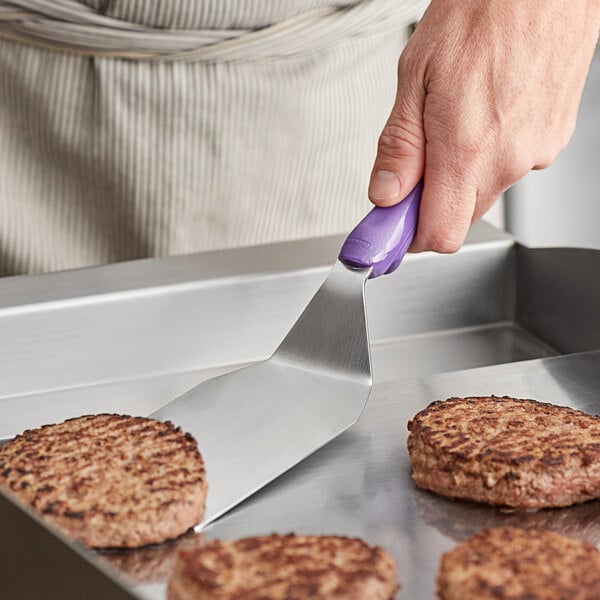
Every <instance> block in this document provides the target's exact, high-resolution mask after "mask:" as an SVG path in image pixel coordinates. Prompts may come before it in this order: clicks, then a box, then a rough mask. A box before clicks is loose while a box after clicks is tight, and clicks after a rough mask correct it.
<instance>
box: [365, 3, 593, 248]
mask: <svg viewBox="0 0 600 600" xmlns="http://www.w3.org/2000/svg"><path fill="white" fill-rule="evenodd" d="M599 28H600V0H432V2H431V4H430V5H429V8H428V9H427V11H426V12H425V14H424V16H423V19H422V20H421V22H420V23H419V25H418V27H417V29H416V31H415V33H414V34H413V36H412V37H411V39H410V41H409V43H408V45H407V46H406V48H405V50H404V52H403V53H402V56H401V57H400V63H399V67H398V93H397V96H396V103H395V106H394V108H393V110H392V113H391V116H390V117H389V120H388V122H387V124H386V125H385V128H384V130H383V132H382V134H381V137H380V139H379V146H378V151H377V157H376V159H375V164H374V167H373V173H372V175H371V182H370V186H369V197H370V198H371V201H372V202H373V203H375V204H377V205H379V206H390V205H392V204H396V203H398V202H399V201H400V200H401V199H402V198H404V197H405V196H406V195H407V194H408V193H409V192H410V191H411V190H412V189H413V187H414V186H415V185H416V184H417V182H418V181H419V179H420V178H421V177H422V176H423V174H424V179H425V187H424V190H423V196H422V200H421V208H420V215H419V226H418V230H417V234H416V236H415V239H414V241H413V244H412V246H411V250H412V251H417V252H418V251H422V250H434V251H436V252H455V251H456V250H458V249H459V248H460V247H461V245H462V243H463V242H464V239H465V236H466V234H467V231H468V229H469V227H470V225H471V223H472V222H473V221H475V220H477V219H478V218H479V217H481V216H482V215H483V214H484V213H485V212H486V211H487V210H488V209H489V208H490V206H491V205H492V204H493V203H494V202H495V201H496V199H497V198H498V196H500V195H501V194H502V193H503V192H504V191H505V190H506V189H507V188H509V187H510V186H511V185H512V184H514V183H515V182H516V181H518V180H519V179H520V178H521V177H523V176H524V175H525V174H526V173H527V172H528V171H530V170H531V169H543V168H545V167H547V166H549V165H550V164H551V163H552V162H553V161H554V159H555V158H556V156H557V155H558V153H559V152H560V151H561V150H562V149H563V148H564V147H565V145H566V144H567V143H568V141H569V139H570V138H571V135H572V133H573V130H574V128H575V122H576V118H577V111H578V108H579V103H580V100H581V95H582V91H583V87H584V84H585V80H586V77H587V73H588V71H589V67H590V63H591V60H592V57H593V53H594V48H595V45H596V42H597V39H598V31H599ZM382 172H383V173H382Z"/></svg>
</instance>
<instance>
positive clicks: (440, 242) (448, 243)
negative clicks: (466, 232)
mask: <svg viewBox="0 0 600 600" xmlns="http://www.w3.org/2000/svg"><path fill="white" fill-rule="evenodd" d="M462 242H463V240H462V239H459V238H458V236H453V235H450V234H449V232H448V231H441V232H437V231H434V232H432V233H431V234H430V235H429V237H428V238H427V245H428V246H429V248H430V249H431V250H433V252H437V253H439V254H454V253H455V252H458V250H460V248H461V246H462Z"/></svg>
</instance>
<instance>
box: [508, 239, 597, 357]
mask: <svg viewBox="0 0 600 600" xmlns="http://www.w3.org/2000/svg"><path fill="white" fill-rule="evenodd" d="M518 265H519V269H518V278H517V282H518V285H517V289H518V291H517V294H518V299H517V306H518V311H517V319H518V321H519V322H520V323H521V324H522V325H523V326H524V327H526V328H527V330H529V331H531V332H532V333H533V334H534V335H543V336H544V339H545V340H546V341H547V342H548V343H549V344H551V345H552V346H553V347H554V348H556V349H557V350H559V351H560V352H562V353H565V354H567V353H569V352H582V351H584V350H596V349H598V348H600V318H599V314H600V250H586V249H583V248H534V249H529V248H524V247H522V246H519V247H518ZM581 273H589V277H581Z"/></svg>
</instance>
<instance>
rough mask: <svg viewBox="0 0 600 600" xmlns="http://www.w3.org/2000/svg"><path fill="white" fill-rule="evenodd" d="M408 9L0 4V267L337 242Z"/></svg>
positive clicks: (356, 206)
mask: <svg viewBox="0 0 600 600" xmlns="http://www.w3.org/2000/svg"><path fill="white" fill-rule="evenodd" d="M425 5H426V2H423V1H419V0H362V1H361V0H337V1H334V0H270V1H268V0H244V1H241V0H85V2H83V1H82V0H12V1H4V0H0V273H1V274H4V275H6V274H16V273H38V272H45V271H53V270H61V269H68V268H74V267H81V266H88V265H96V264H104V263H110V262H114V261H120V260H128V259H135V258H141V257H148V256H165V255H176V254H184V253H189V252H200V251H207V250H214V249H220V248H229V247H236V246H247V245H253V244H261V243H267V242H274V241H281V240H286V239H293V238H301V237H310V236H318V235H328V234H333V233H341V232H344V231H347V230H349V229H350V228H351V227H352V226H353V225H354V223H355V222H356V221H357V220H358V219H359V218H360V217H361V216H362V215H363V214H364V213H365V212H366V211H367V210H368V208H369V203H368V200H367V195H366V189H367V183H368V177H369V173H370V169H371V166H372V161H373V159H374V156H375V150H376V143H377V138H378V135H379V132H380V130H381V128H382V126H383V124H384V122H385V119H386V117H387V115H388V113H389V110H390V108H391V106H392V102H393V98H394V93H395V85H396V81H395V79H396V63H397V59H398V56H399V54H400V52H401V49H402V47H403V44H404V43H405V41H406V37H407V31H408V27H409V25H410V24H411V23H412V22H414V21H415V20H416V19H417V18H418V16H419V15H420V14H421V12H422V10H423V9H424V7H425Z"/></svg>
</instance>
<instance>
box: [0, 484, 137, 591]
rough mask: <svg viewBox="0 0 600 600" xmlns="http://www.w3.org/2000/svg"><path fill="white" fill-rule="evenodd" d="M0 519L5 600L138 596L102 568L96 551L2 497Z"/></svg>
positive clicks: (1, 581) (0, 572) (1, 587)
mask: <svg viewBox="0 0 600 600" xmlns="http://www.w3.org/2000/svg"><path fill="white" fill-rule="evenodd" d="M0 516H1V518H0V540H1V541H0V547H1V548H2V552H1V553H0V556H1V557H2V568H1V569H0V598H3V600H21V599H22V600H32V599H35V600H37V599H38V598H39V599H42V598H43V599H47V600H82V599H83V598H85V599H86V600H106V599H107V598H110V600H134V599H135V598H137V596H136V595H134V593H133V592H132V591H131V589H130V586H128V585H127V582H126V581H123V580H122V577H121V576H120V575H119V573H118V572H115V571H109V570H108V569H107V568H105V567H104V566H103V565H102V564H100V562H99V561H98V557H97V556H96V555H95V554H94V553H93V552H91V551H89V550H86V549H84V548H81V547H80V546H79V545H78V544H74V543H73V542H71V541H70V540H67V539H66V538H64V537H63V536H60V535H57V534H56V532H54V531H53V530H52V531H51V530H50V529H49V527H48V526H47V525H46V524H45V523H44V522H43V521H42V519H40V518H39V517H38V516H37V515H36V514H34V513H33V512H30V511H28V510H24V509H23V507H22V506H20V505H18V504H17V503H16V502H15V501H14V500H13V499H11V498H9V497H7V496H6V495H4V494H0ZM128 588H129V589H128Z"/></svg>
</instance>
